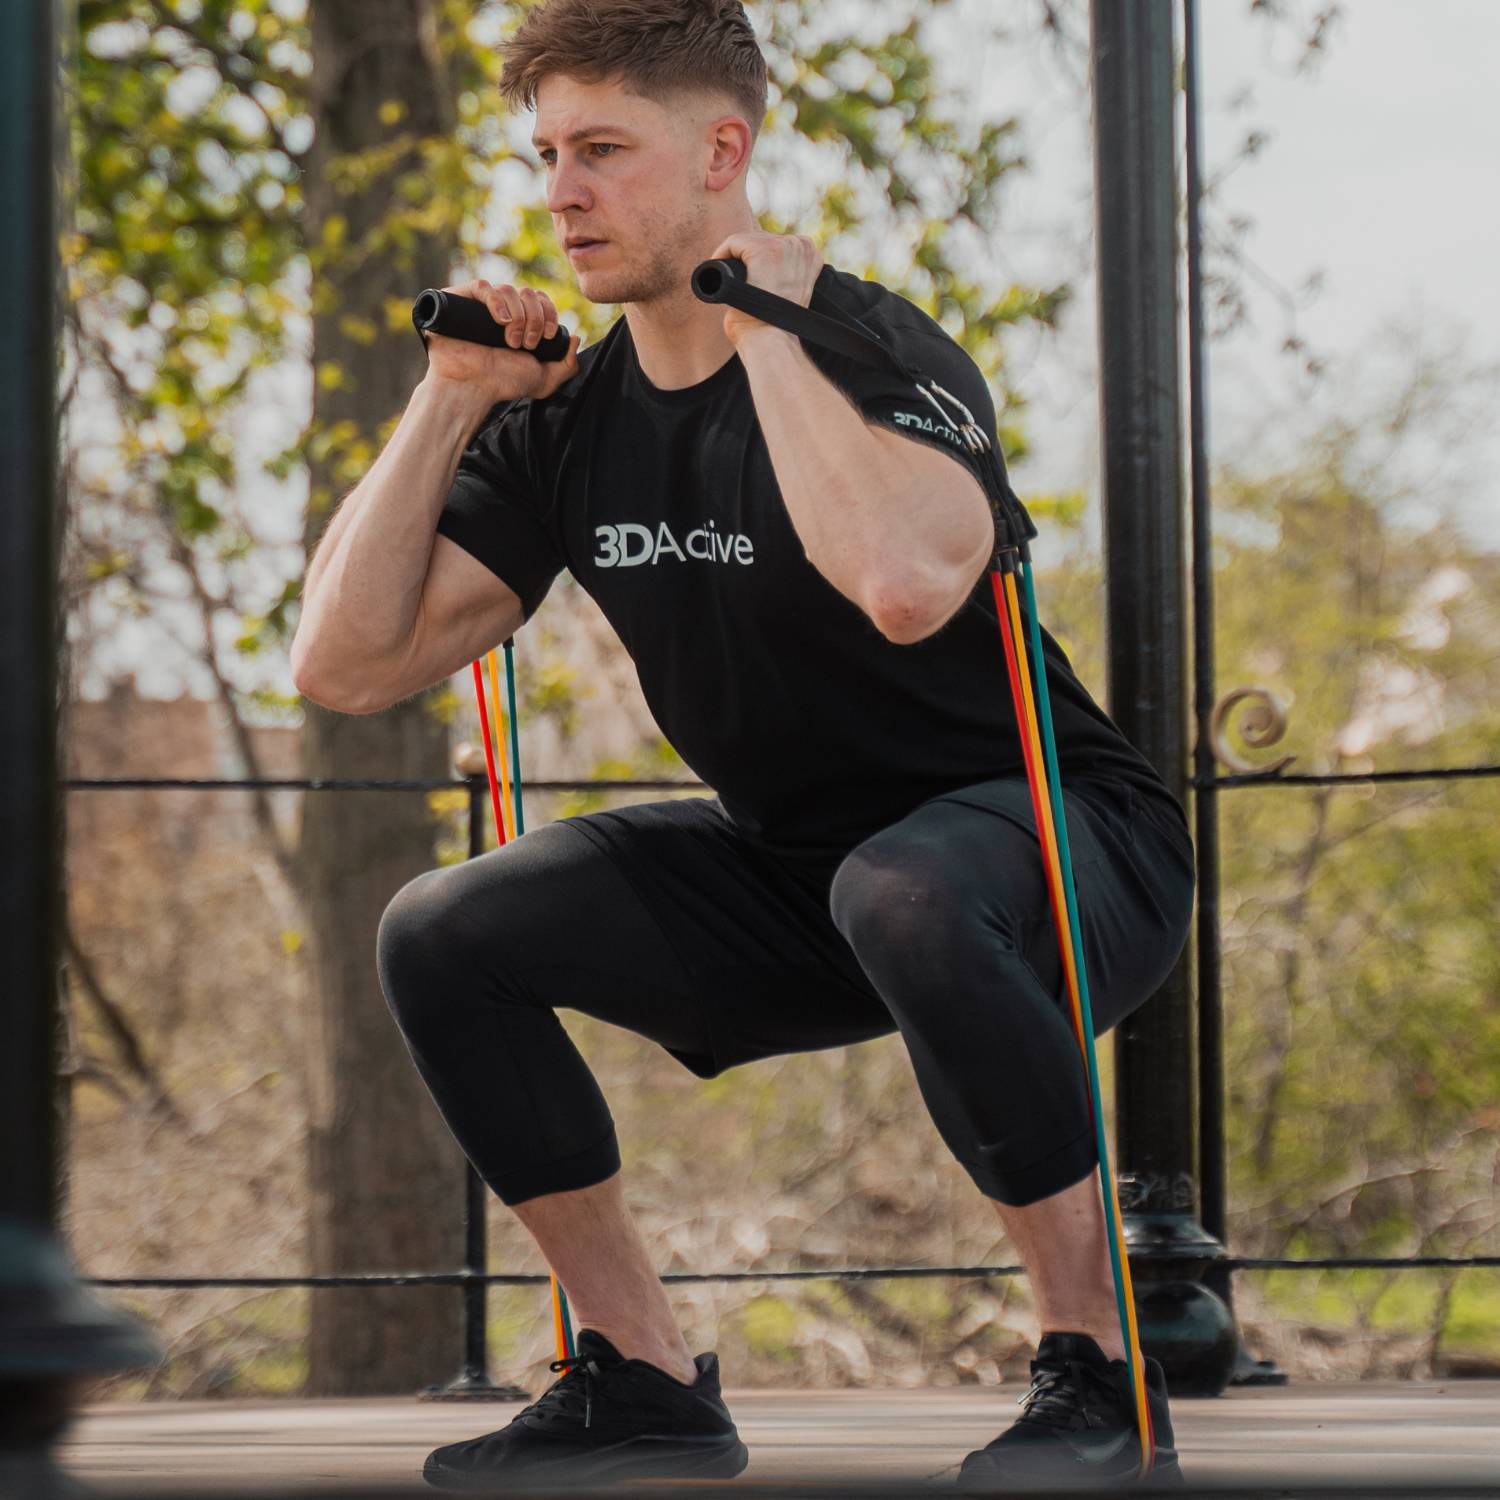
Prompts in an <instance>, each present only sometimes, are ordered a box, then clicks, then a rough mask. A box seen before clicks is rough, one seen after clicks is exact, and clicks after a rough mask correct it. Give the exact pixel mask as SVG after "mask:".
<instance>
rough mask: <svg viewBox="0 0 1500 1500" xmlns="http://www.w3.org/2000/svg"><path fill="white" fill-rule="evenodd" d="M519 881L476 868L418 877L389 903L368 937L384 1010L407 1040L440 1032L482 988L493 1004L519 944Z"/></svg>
mask: <svg viewBox="0 0 1500 1500" xmlns="http://www.w3.org/2000/svg"><path fill="white" fill-rule="evenodd" d="M524 884H525V875H524V873H523V872H521V871H513V872H510V873H508V874H502V873H501V872H500V871H498V870H496V869H495V868H493V867H490V868H488V869H485V870H481V869H480V868H479V866H478V864H477V862H474V861H470V862H469V863H467V864H462V865H449V866H445V867H443V868H441V869H436V870H424V871H423V872H422V874H420V875H418V876H417V877H416V878H415V879H413V880H409V881H408V882H407V883H406V884H405V885H404V886H402V887H401V889H400V890H399V891H397V892H396V894H395V895H394V896H393V897H392V898H391V900H390V902H389V904H388V905H387V906H386V909H385V911H384V913H383V914H382V915H381V918H380V926H379V928H378V929H377V931H376V937H375V963H376V969H377V971H378V973H379V976H380V986H381V989H382V990H383V992H384V994H385V999H386V1004H387V1005H389V1006H390V1008H391V1012H392V1014H393V1015H394V1016H395V1018H396V1021H397V1023H398V1024H399V1025H400V1027H401V1029H402V1031H404V1032H405V1033H406V1034H407V1035H408V1036H411V1035H413V1033H415V1032H417V1031H419V1030H421V1029H423V1028H425V1027H428V1026H446V1025H447V1024H448V1023H449V1021H450V1020H451V1018H452V1013H453V1011H454V1009H455V1008H459V1007H463V1006H466V1005H472V1004H473V1003H474V1002H475V999H476V992H477V991H478V990H479V989H480V988H483V989H484V991H485V993H486V994H488V995H490V996H491V997H493V996H494V995H495V994H496V993H497V992H498V989H499V988H500V987H501V986H502V985H503V982H504V979H505V976H506V974H507V973H508V972H509V970H510V968H511V964H510V962H509V960H510V957H511V955H512V954H513V953H514V952H515V951H516V945H517V944H518V943H520V942H523V941H525V940H526V934H525V933H524V932H523V931H522V930H521V928H522V927H523V926H524V918H523V916H522V907H523V905H524V903H523V901H522V899H521V897H522V894H523V891H522V887H523V886H524Z"/></svg>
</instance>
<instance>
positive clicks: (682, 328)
mask: <svg viewBox="0 0 1500 1500" xmlns="http://www.w3.org/2000/svg"><path fill="white" fill-rule="evenodd" d="M625 321H626V322H627V323H628V324H629V325H630V338H631V342H632V343H633V344H634V345H635V355H636V359H637V360H639V362H640V366H641V373H642V374H643V375H644V376H645V377H646V379H647V380H649V381H650V382H651V384H652V385H654V386H656V387H657V389H658V390H664V391H677V390H681V389H683V387H685V386H690V385H697V384H698V383H699V382H700V381H704V380H707V379H708V377H709V376H710V375H712V374H713V373H714V372H715V371H716V370H718V369H720V368H721V367H722V366H723V365H724V364H726V363H727V362H728V361H729V360H730V359H732V358H733V357H734V345H733V344H732V343H730V341H729V339H728V338H727V337H725V334H724V309H723V308H722V307H719V306H716V305H715V304H714V303H712V302H700V301H699V300H698V298H696V297H695V296H694V295H693V293H692V289H691V288H690V287H689V286H687V285H686V283H684V285H683V288H682V290H681V292H680V293H679V292H674V293H673V294H672V295H671V296H670V297H665V298H660V299H658V300H656V301H654V302H627V303H626V304H625Z"/></svg>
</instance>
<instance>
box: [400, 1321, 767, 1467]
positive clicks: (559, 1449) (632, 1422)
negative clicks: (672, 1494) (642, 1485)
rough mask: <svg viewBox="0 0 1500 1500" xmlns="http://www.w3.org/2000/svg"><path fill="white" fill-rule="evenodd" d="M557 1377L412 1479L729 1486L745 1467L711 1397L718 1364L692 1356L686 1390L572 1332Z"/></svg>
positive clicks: (724, 1415) (720, 1401)
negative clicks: (677, 1481)
mask: <svg viewBox="0 0 1500 1500" xmlns="http://www.w3.org/2000/svg"><path fill="white" fill-rule="evenodd" d="M576 1349H577V1352H576V1353H575V1354H573V1355H572V1356H571V1357H570V1358H568V1359H558V1360H554V1361H553V1362H552V1365H551V1368H552V1369H554V1370H561V1371H562V1372H563V1374H562V1376H561V1378H560V1379H558V1380H555V1381H554V1382H553V1383H552V1384H551V1385H550V1386H548V1387H547V1389H546V1390H545V1391H543V1392H542V1394H541V1395H540V1396H539V1397H537V1399H536V1400H535V1401H533V1402H532V1403H531V1405H530V1406H528V1407H525V1408H524V1409H523V1410H522V1411H520V1412H518V1413H517V1414H516V1416H515V1418H514V1419H513V1420H512V1421H511V1423H510V1425H509V1426H507V1427H502V1428H501V1429H500V1431H499V1432H491V1433H488V1434H487V1435H486V1436H484V1437H477V1438H470V1439H469V1441H468V1442H466V1443H450V1444H449V1445H448V1446H447V1447H445V1448H438V1449H436V1450H435V1451H434V1452H433V1453H431V1454H430V1455H429V1456H428V1459H427V1464H426V1467H425V1468H424V1469H423V1470H422V1476H423V1478H425V1479H426V1480H427V1482H428V1483H429V1484H432V1485H436V1486H437V1487H438V1488H439V1489H448V1490H493V1489H503V1488H505V1487H506V1486H507V1485H509V1484H512V1483H514V1484H516V1485H526V1486H538V1487H539V1486H543V1485H548V1484H554V1483H558V1484H579V1483H591V1482H592V1483H601V1484H603V1483H608V1482H609V1481H611V1480H615V1479H636V1478H650V1479H666V1478H676V1477H679V1476H689V1477H692V1478H695V1479H730V1478H733V1477H734V1475H736V1474H738V1473H739V1472H740V1470H742V1469H743V1468H744V1467H745V1465H746V1464H747V1463H749V1461H750V1455H749V1453H748V1451H747V1450H746V1448H745V1445H744V1444H743V1443H742V1442H741V1441H740V1438H739V1434H738V1433H737V1432H736V1431H735V1427H734V1422H733V1420H732V1419H731V1417H730V1415H729V1408H728V1407H727V1406H725V1405H724V1398H723V1397H722V1396H721V1395H720V1394H719V1356H718V1355H717V1354H713V1353H708V1354H700V1355H698V1356H697V1357H696V1358H695V1359H694V1360H693V1363H694V1364H695V1365H696V1366H697V1367H698V1379H697V1380H696V1381H695V1382H694V1383H693V1384H692V1385H684V1384H683V1383H682V1382H681V1381H680V1380H676V1379H674V1378H673V1377H672V1376H670V1375H668V1374H667V1372H666V1371H665V1370H661V1369H658V1368H657V1367H656V1366H655V1365H653V1364H651V1363H650V1362H649V1361H647V1360H644V1359H626V1358H624V1356H623V1355H621V1353H620V1352H619V1350H618V1349H616V1348H615V1346H614V1345H613V1344H611V1343H610V1341H609V1340H608V1339H607V1338H605V1337H604V1335H603V1334H602V1333H597V1332H595V1330H594V1329H592V1328H581V1329H579V1330H578V1338H577V1343H576Z"/></svg>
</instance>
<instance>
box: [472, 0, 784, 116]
mask: <svg viewBox="0 0 1500 1500" xmlns="http://www.w3.org/2000/svg"><path fill="white" fill-rule="evenodd" d="M500 55H501V56H502V57H503V58H504V60H505V67H504V70H503V72H502V74H501V78H500V94H501V97H502V98H504V100H505V101H506V103H507V104H509V105H510V107H511V108H512V109H517V108H525V109H531V108H533V107H534V106H535V104H536V90H537V85H538V84H539V83H540V82H541V81H542V80H543V79H544V78H546V77H548V76H550V75H551V74H554V73H557V74H567V75H568V76H569V77H570V78H577V79H580V80H582V81H583V82H584V83H602V82H603V81H604V80H605V79H607V78H613V77H615V76H617V75H618V77H619V78H620V80H621V81H622V82H623V83H624V84H625V86H626V87H627V88H628V89H630V91H631V92H632V93H636V94H641V95H643V96H644V97H646V98H648V99H654V100H656V101H657V102H658V103H662V102H664V101H665V100H666V99H667V98H669V97H670V96H672V95H674V94H681V93H688V92H693V91H696V90H706V91H712V92H717V93H722V94H727V95H728V96H729V97H730V98H731V99H732V100H733V101H734V102H735V104H736V105H737V106H738V107H739V108H740V109H741V110H743V112H744V115H745V118H746V120H748V121H749V123H750V133H751V137H752V139H753V138H754V137H756V136H758V135H759V134H760V127H761V122H762V121H763V120H764V119H765V114H766V88H767V82H766V60H765V58H764V57H763V56H762V55H761V50H760V45H759V43H758V42H757V41H756V40H755V32H754V29H753V28H752V27H751V25H750V21H749V18H748V17H747V16H746V15H745V7H744V5H743V4H741V0H543V3H542V4H541V5H538V6H537V7H535V9H533V10H532V11H531V12H530V14H529V15H527V17H526V19H525V20H524V21H523V22H522V23H521V24H520V26H519V27H518V28H517V29H516V31H515V33H514V35H512V36H511V37H509V38H507V39H506V40H505V41H504V42H502V43H501V44H500Z"/></svg>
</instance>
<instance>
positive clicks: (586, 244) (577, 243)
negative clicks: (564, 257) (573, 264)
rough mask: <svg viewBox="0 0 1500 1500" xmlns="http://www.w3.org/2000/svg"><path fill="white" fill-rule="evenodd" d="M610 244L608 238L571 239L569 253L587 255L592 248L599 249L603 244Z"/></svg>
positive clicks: (568, 245) (568, 246)
mask: <svg viewBox="0 0 1500 1500" xmlns="http://www.w3.org/2000/svg"><path fill="white" fill-rule="evenodd" d="M605 244H608V241H607V240H569V241H568V244H567V253H568V254H569V255H586V254H587V253H588V252H589V251H590V250H597V249H598V248H599V247H600V246H601V245H605Z"/></svg>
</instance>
